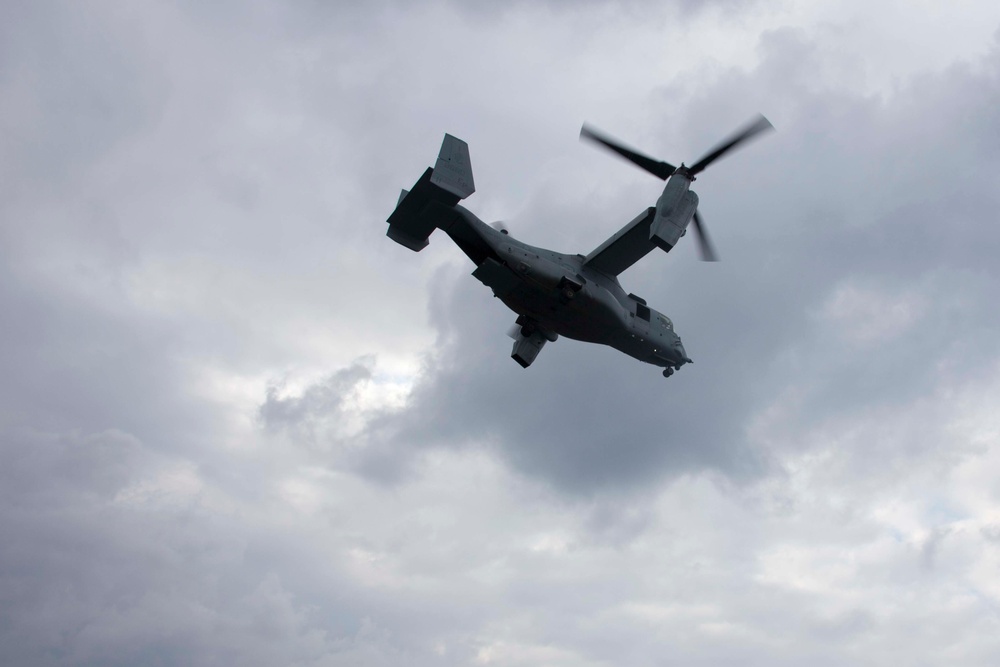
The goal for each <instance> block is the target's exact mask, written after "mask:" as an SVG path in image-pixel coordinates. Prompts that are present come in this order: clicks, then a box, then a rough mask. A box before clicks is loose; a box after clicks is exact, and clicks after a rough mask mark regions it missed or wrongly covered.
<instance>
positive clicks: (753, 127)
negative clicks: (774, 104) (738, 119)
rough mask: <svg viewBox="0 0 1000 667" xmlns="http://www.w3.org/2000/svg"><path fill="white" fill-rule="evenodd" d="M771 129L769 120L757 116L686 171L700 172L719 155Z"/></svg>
mask: <svg viewBox="0 0 1000 667" xmlns="http://www.w3.org/2000/svg"><path fill="white" fill-rule="evenodd" d="M773 129H774V126H773V125H771V121H769V120H768V119H766V118H764V116H758V118H757V120H755V121H753V122H752V123H750V124H749V125H747V126H746V127H745V128H743V129H742V130H740V131H739V132H737V133H736V134H734V135H733V136H732V137H730V138H729V139H727V140H726V141H724V142H722V143H721V144H719V145H718V146H716V147H715V148H714V149H713V150H712V151H711V152H710V153H709V154H708V155H706V156H705V157H703V158H701V159H700V160H698V161H697V162H695V163H694V164H693V165H691V166H690V167H688V171H689V172H691V175H692V176H694V175H696V174H698V173H699V172H701V170H703V169H704V168H705V167H707V166H708V165H710V164H712V163H713V162H715V161H716V160H718V159H719V158H720V157H722V156H723V155H725V154H726V153H728V152H729V151H731V150H733V149H734V148H736V147H737V146H739V145H740V144H742V143H743V142H744V141H746V140H748V139H750V138H752V137H754V136H755V135H757V134H760V133H761V132H764V131H765V130H773Z"/></svg>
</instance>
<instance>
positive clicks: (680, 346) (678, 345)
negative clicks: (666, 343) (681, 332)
mask: <svg viewBox="0 0 1000 667" xmlns="http://www.w3.org/2000/svg"><path fill="white" fill-rule="evenodd" d="M674 350H675V351H676V352H677V356H678V357H679V358H680V359H681V363H684V364H691V363H694V362H693V361H691V358H690V357H689V356H688V355H687V352H686V351H685V350H684V343H682V342H681V339H680V338H678V339H677V341H676V342H674Z"/></svg>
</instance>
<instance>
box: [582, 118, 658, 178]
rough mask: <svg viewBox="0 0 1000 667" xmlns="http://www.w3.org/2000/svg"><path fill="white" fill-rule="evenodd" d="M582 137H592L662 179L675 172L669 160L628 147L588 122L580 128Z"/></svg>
mask: <svg viewBox="0 0 1000 667" xmlns="http://www.w3.org/2000/svg"><path fill="white" fill-rule="evenodd" d="M580 137H581V138H582V139H590V140H591V141H596V142H597V143H599V144H601V145H602V146H604V147H605V148H607V149H609V150H612V151H614V152H615V153H618V154H619V155H621V156H622V157H623V158H625V159H626V160H628V161H629V162H631V163H632V164H635V165H637V166H639V167H641V168H642V169H645V170H646V171H648V172H649V173H651V174H652V175H653V176H656V177H658V178H660V179H662V180H664V181H665V180H667V179H668V178H670V175H671V174H672V173H674V170H675V169H676V167H674V165H672V164H670V163H669V162H663V161H661V160H654V159H653V158H651V157H649V156H647V155H643V154H642V153H639V152H636V151H634V150H632V149H631V148H627V147H625V146H624V145H622V144H621V143H620V142H618V141H617V140H615V139H612V138H611V137H609V136H607V135H605V134H601V133H600V132H598V131H597V130H594V129H592V128H590V127H588V126H587V125H586V124H584V126H583V127H582V128H580Z"/></svg>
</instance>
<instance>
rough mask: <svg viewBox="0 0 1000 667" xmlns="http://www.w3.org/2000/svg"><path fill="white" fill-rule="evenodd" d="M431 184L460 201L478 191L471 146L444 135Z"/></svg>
mask: <svg viewBox="0 0 1000 667" xmlns="http://www.w3.org/2000/svg"><path fill="white" fill-rule="evenodd" d="M431 183H433V184H434V185H436V186H438V187H439V188H442V189H444V190H447V191H448V192H450V193H451V194H453V195H455V196H456V197H458V198H459V199H465V198H466V197H468V196H469V195H471V194H472V193H473V192H475V191H476V184H475V182H474V181H473V180H472V161H471V160H470V159H469V144H467V143H465V142H464V141H462V140H461V139H458V138H456V137H453V136H451V135H450V134H446V135H444V141H443V142H442V143H441V152H439V153H438V159H437V162H436V163H435V164H434V174H433V175H432V176H431Z"/></svg>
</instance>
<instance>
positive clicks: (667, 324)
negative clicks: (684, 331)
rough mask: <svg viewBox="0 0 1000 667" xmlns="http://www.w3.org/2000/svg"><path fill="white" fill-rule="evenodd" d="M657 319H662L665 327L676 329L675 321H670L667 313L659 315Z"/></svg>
mask: <svg viewBox="0 0 1000 667" xmlns="http://www.w3.org/2000/svg"><path fill="white" fill-rule="evenodd" d="M656 319H658V320H659V321H660V326H661V327H663V328H664V329H670V330H671V331H673V330H674V323H673V322H671V321H670V318H669V317H667V316H666V315H657V316H656Z"/></svg>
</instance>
